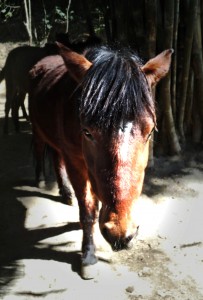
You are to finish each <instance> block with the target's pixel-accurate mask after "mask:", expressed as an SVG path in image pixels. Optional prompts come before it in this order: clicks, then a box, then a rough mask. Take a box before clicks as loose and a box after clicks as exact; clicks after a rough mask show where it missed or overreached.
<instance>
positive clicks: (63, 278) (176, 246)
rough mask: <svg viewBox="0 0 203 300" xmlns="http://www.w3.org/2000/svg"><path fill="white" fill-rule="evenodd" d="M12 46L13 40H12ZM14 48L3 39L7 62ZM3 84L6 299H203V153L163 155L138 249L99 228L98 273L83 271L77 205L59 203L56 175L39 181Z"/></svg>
mask: <svg viewBox="0 0 203 300" xmlns="http://www.w3.org/2000/svg"><path fill="white" fill-rule="evenodd" d="M9 46H10V47H12V45H9ZM6 49H8V45H7V46H6V45H5V44H0V67H1V66H3V62H4V60H5V53H6V52H5V50H6ZM4 103H5V86H4V82H2V83H1V85H0V299H4V300H15V299H19V300H31V299H48V300H52V299H54V300H67V299H74V300H80V299H97V300H99V299H105V300H114V299H116V300H120V299H121V300H125V299H129V300H137V299H144V300H159V299H165V300H166V299H167V300H202V299H203V217H202V216H203V184H202V182H203V151H202V150H198V151H197V152H195V153H193V155H192V154H191V153H187V155H186V154H185V155H184V157H182V158H181V159H179V158H177V157H175V158H159V159H156V160H155V167H154V170H153V171H148V172H147V174H146V179H145V184H144V189H143V193H142V197H141V199H140V201H139V203H138V208H137V214H138V218H139V220H140V232H139V235H138V237H137V240H136V242H135V244H134V247H133V248H132V249H131V250H126V251H122V252H116V253H115V252H114V253H113V252H112V251H111V249H110V247H109V245H108V244H107V243H106V242H105V241H104V239H103V238H102V236H101V235H100V233H99V230H98V228H96V229H95V230H96V245H97V249H98V256H99V262H98V264H97V267H96V268H95V278H94V279H92V280H83V279H82V278H81V276H80V249H81V238H82V232H81V230H80V228H79V223H78V221H79V220H78V208H77V205H76V206H74V207H69V206H67V205H64V204H61V203H60V197H59V196H58V191H57V186H56V184H55V182H54V179H53V176H51V175H50V178H49V182H48V183H47V185H45V186H42V187H41V188H37V187H36V186H35V184H34V163H33V158H32V150H31V140H32V135H31V131H30V125H29V124H28V123H27V122H26V121H25V120H24V119H22V118H21V133H19V134H16V133H15V132H14V130H13V124H12V122H11V120H10V124H9V129H10V134H9V135H8V136H3V135H2V126H3V115H4Z"/></svg>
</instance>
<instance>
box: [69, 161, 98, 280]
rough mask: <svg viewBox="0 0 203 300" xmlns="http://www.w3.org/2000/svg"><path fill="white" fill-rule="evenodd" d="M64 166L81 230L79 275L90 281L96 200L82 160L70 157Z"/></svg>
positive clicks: (95, 261) (94, 256)
mask: <svg viewBox="0 0 203 300" xmlns="http://www.w3.org/2000/svg"><path fill="white" fill-rule="evenodd" d="M66 166H67V170H68V175H69V178H70V181H71V183H72V186H73V189H74V191H75V195H76V197H77V200H78V204H79V210H80V223H81V226H82V229H83V241H82V258H81V263H82V268H81V275H82V277H83V278H85V279H90V278H93V277H94V275H95V274H94V273H95V272H94V270H92V268H91V266H93V265H94V264H96V263H97V261H98V259H97V257H96V255H95V251H96V248H95V245H94V239H93V231H94V224H95V222H96V220H97V213H98V200H97V198H96V196H95V195H94V194H93V193H92V190H91V185H90V182H89V181H88V175H87V170H86V167H85V163H84V161H83V160H82V159H81V161H79V159H77V161H74V159H73V157H71V159H69V160H68V161H66Z"/></svg>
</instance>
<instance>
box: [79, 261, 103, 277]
mask: <svg viewBox="0 0 203 300" xmlns="http://www.w3.org/2000/svg"><path fill="white" fill-rule="evenodd" d="M98 272H99V271H98V268H97V264H94V265H87V266H82V267H81V277H82V278H83V279H85V280H89V279H94V278H95V277H97V275H98Z"/></svg>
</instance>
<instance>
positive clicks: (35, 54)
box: [0, 33, 101, 134]
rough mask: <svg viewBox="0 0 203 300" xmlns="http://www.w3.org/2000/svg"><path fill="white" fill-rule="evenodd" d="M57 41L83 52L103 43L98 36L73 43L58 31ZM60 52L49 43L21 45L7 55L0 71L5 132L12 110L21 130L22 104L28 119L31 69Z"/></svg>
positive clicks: (16, 123)
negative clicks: (19, 112) (27, 105)
mask: <svg viewBox="0 0 203 300" xmlns="http://www.w3.org/2000/svg"><path fill="white" fill-rule="evenodd" d="M56 39H57V41H59V42H64V43H65V45H66V46H68V47H69V48H71V49H73V50H74V51H76V52H82V51H83V50H84V49H85V48H87V47H90V46H93V45H95V44H99V43H101V40H100V39H99V38H98V37H96V36H95V37H91V36H90V37H89V38H87V40H86V41H84V42H77V43H71V42H70V41H69V37H68V35H67V34H64V33H58V34H57V36H56ZM53 54H58V47H57V46H56V45H55V44H51V43H48V44H46V45H45V46H44V47H32V46H28V45H26V46H20V47H17V48H15V49H13V50H11V51H10V52H9V54H8V56H7V59H6V62H5V65H4V67H3V69H2V70H1V72H0V82H1V81H2V80H3V79H5V83H6V103H5V121H4V129H3V130H4V133H5V134H7V133H8V117H9V112H10V110H11V113H12V119H13V122H14V126H15V130H16V132H18V131H19V120H18V111H19V107H20V106H21V108H22V111H23V117H24V118H26V119H27V120H28V115H27V112H26V109H25V106H24V101H25V96H26V94H27V93H28V89H29V71H30V70H31V68H32V67H33V66H34V65H35V64H36V63H37V62H38V61H39V60H41V59H42V58H44V57H46V56H48V55H53Z"/></svg>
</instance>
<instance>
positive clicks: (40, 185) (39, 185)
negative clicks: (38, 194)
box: [37, 180, 46, 189]
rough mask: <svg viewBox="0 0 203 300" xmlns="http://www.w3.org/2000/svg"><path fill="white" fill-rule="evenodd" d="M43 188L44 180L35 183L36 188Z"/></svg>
mask: <svg viewBox="0 0 203 300" xmlns="http://www.w3.org/2000/svg"><path fill="white" fill-rule="evenodd" d="M45 186H46V183H45V180H39V181H38V182H37V187H38V188H39V189H43V188H45Z"/></svg>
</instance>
